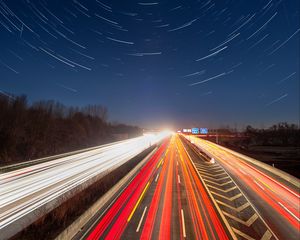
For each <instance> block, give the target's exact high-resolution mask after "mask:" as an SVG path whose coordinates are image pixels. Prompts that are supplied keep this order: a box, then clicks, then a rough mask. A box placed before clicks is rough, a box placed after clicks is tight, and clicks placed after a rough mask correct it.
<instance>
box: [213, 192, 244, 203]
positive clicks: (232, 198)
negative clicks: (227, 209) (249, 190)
mask: <svg viewBox="0 0 300 240" xmlns="http://www.w3.org/2000/svg"><path fill="white" fill-rule="evenodd" d="M210 192H211V193H212V194H214V195H217V196H219V197H222V198H225V199H227V200H229V201H233V200H235V199H237V198H239V197H241V196H243V195H242V194H241V193H238V194H237V195H235V196H233V197H230V198H228V197H226V196H224V195H221V194H219V193H216V192H213V191H210Z"/></svg>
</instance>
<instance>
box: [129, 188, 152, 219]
mask: <svg viewBox="0 0 300 240" xmlns="http://www.w3.org/2000/svg"><path fill="white" fill-rule="evenodd" d="M149 185H150V182H147V184H146V187H145V188H144V190H143V192H142V194H141V196H140V197H139V199H138V201H137V202H136V204H135V206H134V208H133V210H132V212H131V213H130V215H129V217H128V219H127V222H129V221H130V219H131V218H132V216H133V214H134V212H135V210H136V209H137V207H138V205H139V203H140V202H141V201H142V198H143V196H144V194H145V192H146V191H147V189H148V187H149Z"/></svg>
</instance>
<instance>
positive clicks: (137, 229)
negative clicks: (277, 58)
mask: <svg viewBox="0 0 300 240" xmlns="http://www.w3.org/2000/svg"><path fill="white" fill-rule="evenodd" d="M146 211H147V206H146V207H145V209H144V211H143V214H142V217H141V219H140V222H139V225H138V226H137V228H136V232H139V231H140V227H141V225H142V222H143V219H144V216H145V213H146Z"/></svg>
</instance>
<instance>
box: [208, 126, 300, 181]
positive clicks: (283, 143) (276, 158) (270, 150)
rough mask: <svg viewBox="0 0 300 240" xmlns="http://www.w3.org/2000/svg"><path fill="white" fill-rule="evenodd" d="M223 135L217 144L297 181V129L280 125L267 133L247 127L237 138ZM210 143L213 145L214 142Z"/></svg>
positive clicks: (299, 148) (299, 133)
mask: <svg viewBox="0 0 300 240" xmlns="http://www.w3.org/2000/svg"><path fill="white" fill-rule="evenodd" d="M219 132H221V131H219ZM223 132H224V131H223ZM226 134H228V136H226ZM226 134H223V135H222V136H219V137H218V143H219V144H221V145H223V146H225V147H228V148H231V149H232V150H235V151H238V152H240V153H243V154H245V155H248V156H250V157H253V158H255V159H257V160H260V161H262V162H265V163H267V164H269V165H271V166H273V167H276V168H278V169H281V170H283V171H285V172H288V173H290V174H292V175H294V176H296V177H298V178H300V173H299V170H298V169H299V168H300V129H299V127H298V126H297V125H295V124H288V123H286V122H283V123H278V124H275V125H273V126H271V127H270V128H267V129H257V128H253V127H251V126H247V128H246V129H245V130H244V131H243V132H240V133H238V134H236V133H235V131H234V130H230V129H227V133H226ZM209 140H210V141H213V142H216V140H217V138H216V137H210V138H209Z"/></svg>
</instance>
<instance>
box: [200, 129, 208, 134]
mask: <svg viewBox="0 0 300 240" xmlns="http://www.w3.org/2000/svg"><path fill="white" fill-rule="evenodd" d="M200 134H208V129H207V128H200Z"/></svg>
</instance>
